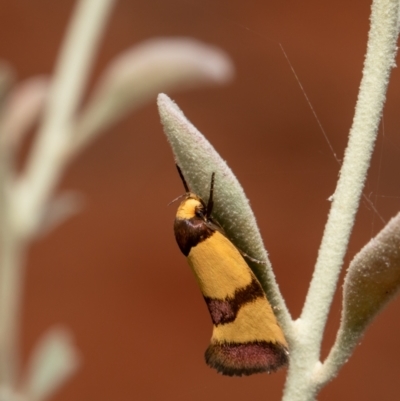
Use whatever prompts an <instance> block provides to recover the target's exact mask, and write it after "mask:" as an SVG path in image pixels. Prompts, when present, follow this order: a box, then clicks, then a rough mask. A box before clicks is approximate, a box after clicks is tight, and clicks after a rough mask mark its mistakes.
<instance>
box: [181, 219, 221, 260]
mask: <svg viewBox="0 0 400 401" xmlns="http://www.w3.org/2000/svg"><path fill="white" fill-rule="evenodd" d="M215 227H216V226H215ZM215 231H216V229H215V228H214V227H213V226H212V225H211V224H209V223H208V222H205V221H204V220H202V219H201V218H199V217H192V218H191V219H180V218H176V219H175V222H174V232H175V238H176V242H177V243H178V245H179V248H180V250H181V251H182V253H183V254H184V255H185V256H188V255H189V252H190V250H191V249H192V248H193V247H195V246H196V245H197V244H198V243H199V242H201V241H204V240H205V239H207V238H209V237H211V236H212V235H213V234H214V232H215Z"/></svg>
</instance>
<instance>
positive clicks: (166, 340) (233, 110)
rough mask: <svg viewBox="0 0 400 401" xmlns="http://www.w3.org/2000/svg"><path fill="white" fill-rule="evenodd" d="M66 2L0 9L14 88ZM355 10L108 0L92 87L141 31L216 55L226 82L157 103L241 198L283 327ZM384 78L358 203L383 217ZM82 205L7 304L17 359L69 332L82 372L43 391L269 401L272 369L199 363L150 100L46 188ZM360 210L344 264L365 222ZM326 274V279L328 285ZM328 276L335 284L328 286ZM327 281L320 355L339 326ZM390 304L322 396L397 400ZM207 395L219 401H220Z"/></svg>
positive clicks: (337, 115)
mask: <svg viewBox="0 0 400 401" xmlns="http://www.w3.org/2000/svg"><path fill="white" fill-rule="evenodd" d="M74 3H75V2H74V1H72V0H58V1H48V0H47V1H46V0H2V1H1V9H2V11H1V13H0V26H1V27H2V35H1V38H0V57H1V58H2V59H5V60H7V61H8V62H9V63H10V64H11V65H12V66H13V67H14V68H15V70H16V72H17V74H18V76H19V78H20V79H25V78H28V77H31V76H33V75H36V74H50V73H51V72H52V69H53V66H54V62H55V59H56V55H57V50H58V48H59V46H60V43H61V40H62V37H63V33H64V31H65V28H66V24H67V21H68V19H69V16H70V15H71V12H72V9H73V5H74ZM369 13H370V4H369V1H367V2H361V1H358V2H350V3H349V2H348V1H344V0H339V1H336V2H331V3H327V2H321V1H315V0H306V1H302V2H295V1H281V0H280V1H277V0H272V1H268V2H267V1H259V0H250V1H244V0H229V1H228V0H214V1H211V0H206V1H190V0H136V1H134V0H120V1H118V2H117V6H116V8H115V10H114V12H113V14H112V17H111V20H110V23H109V25H108V27H107V30H106V33H105V37H104V40H103V43H102V46H101V49H100V53H99V55H98V58H97V62H96V66H95V70H94V73H93V76H92V80H91V85H93V83H94V82H95V80H96V77H98V76H99V74H100V72H101V71H102V69H103V68H104V66H105V65H106V63H107V62H108V61H110V60H111V59H112V58H113V57H114V56H115V55H117V54H118V53H119V52H121V51H123V50H124V49H126V48H127V47H128V46H131V45H133V44H135V43H139V42H140V41H141V40H143V39H147V38H150V37H154V36H163V35H166V36H171V35H179V36H191V37H194V38H197V39H200V40H203V41H205V42H207V43H211V44H215V45H218V46H220V47H221V48H223V49H225V50H226V51H227V52H228V53H229V54H230V56H231V57H232V59H233V60H234V63H235V65H236V69H237V71H236V79H235V80H234V82H233V83H232V84H230V85H227V86H225V87H219V88H207V89H201V90H196V91H191V92H185V93H176V94H175V93H169V95H170V96H171V97H172V98H173V99H174V100H176V101H177V103H178V104H179V106H180V107H181V108H182V109H183V110H184V112H185V114H186V116H187V117H188V118H189V119H190V120H191V121H192V122H193V123H194V124H195V125H196V126H197V127H198V128H199V130H200V131H201V132H202V133H203V134H205V135H206V137H207V138H208V139H209V140H210V141H211V142H212V143H213V144H214V146H215V147H216V149H217V150H218V151H219V152H220V154H221V155H222V156H223V157H224V158H225V159H226V160H227V162H228V164H229V165H230V166H231V167H232V168H233V171H234V172H235V173H236V175H237V177H238V178H239V180H240V181H241V183H242V185H243V186H244V189H245V191H246V193H247V195H248V197H249V198H250V201H251V204H252V206H253V208H254V212H255V215H256V217H257V220H258V223H259V225H260V229H261V232H262V235H263V238H264V241H265V244H266V247H267V249H268V251H269V253H270V257H271V261H272V263H273V266H274V269H275V273H276V275H277V279H278V281H279V285H280V287H281V290H282V293H283V295H284V296H285V298H286V301H287V304H288V306H289V308H290V311H291V312H292V314H293V316H294V317H297V316H298V315H299V313H300V311H301V307H302V304H303V302H304V298H305V295H306V291H307V288H308V283H309V280H310V277H311V275H312V271H313V267H314V263H315V259H316V255H317V250H318V246H319V242H320V239H321V235H322V232H323V228H324V224H325V220H326V215H327V212H328V210H329V206H330V203H329V202H328V201H327V198H328V197H329V196H330V195H331V194H332V193H333V191H334V188H335V182H336V179H337V176H338V170H339V166H338V164H337V162H336V161H335V159H334V157H333V155H332V152H331V150H330V148H329V146H328V144H327V142H326V140H325V139H324V136H323V133H322V131H321V129H320V127H319V126H318V123H317V121H316V119H315V117H314V116H313V114H312V112H311V110H310V107H309V105H308V104H307V101H306V100H305V97H304V95H303V93H302V91H301V89H300V88H299V85H298V83H297V81H296V79H295V77H294V75H293V73H292V71H291V69H290V66H289V64H288V62H287V61H286V59H285V57H284V55H283V53H282V51H281V49H280V46H279V43H281V44H282V45H283V47H284V49H285V51H286V53H287V55H288V57H289V59H290V62H291V64H292V65H293V67H294V69H295V71H296V74H297V75H298V77H299V79H300V81H301V84H302V85H303V87H304V89H305V91H306V92H307V95H308V97H309V99H310V101H311V103H312V105H313V107H314V109H315V111H316V113H317V115H318V118H319V120H320V122H321V124H322V125H323V127H324V129H325V131H326V133H327V135H328V137H329V140H330V141H331V143H332V146H333V148H334V150H335V152H336V153H337V155H338V157H339V158H341V157H342V156H343V151H344V148H345V145H346V139H347V134H348V131H349V128H350V125H351V121H352V117H353V110H354V106H355V101H356V96H357V91H358V85H359V81H360V78H361V69H362V64H363V58H364V52H365V47H366V38H367V32H368V19H369ZM399 106H400V79H399V72H398V70H396V69H395V70H394V71H393V73H392V79H391V83H390V86H389V93H388V101H387V105H386V108H385V112H384V131H382V129H381V131H380V136H379V140H378V142H377V146H376V150H375V154H374V157H373V164H372V168H371V171H370V174H369V178H368V182H367V185H366V189H365V194H366V196H367V197H369V198H370V199H371V200H372V201H373V203H374V205H375V207H376V208H377V209H378V210H379V213H380V215H381V216H382V218H383V219H384V220H386V221H387V220H389V219H390V217H392V216H394V215H395V214H396V213H397V212H398V211H399V210H400V183H399V179H398V177H399V172H400V138H399V125H400V113H399ZM61 187H62V188H63V189H75V190H78V191H79V192H81V193H82V194H84V196H85V208H84V210H83V212H82V213H80V214H79V215H77V216H76V217H73V218H71V219H70V220H68V221H67V222H66V223H65V224H63V225H62V226H60V227H58V228H57V229H56V230H55V231H54V232H52V233H51V234H50V235H48V236H47V237H45V238H43V239H41V240H40V241H38V242H36V243H35V244H33V246H32V248H31V250H30V253H29V258H28V266H27V274H26V290H25V297H24V303H23V322H22V330H23V333H22V349H23V356H24V359H25V360H26V358H27V357H28V355H29V353H30V351H31V349H32V347H33V346H34V344H35V342H36V341H37V340H38V338H39V337H40V336H41V335H42V334H43V332H44V331H45V330H46V329H47V328H49V327H50V326H52V325H54V324H60V323H61V324H63V325H65V326H67V327H69V328H70V329H71V330H72V331H73V333H74V337H75V340H76V344H77V346H78V347H79V349H80V351H81V354H82V358H83V364H82V367H81V369H80V371H79V373H78V374H77V375H76V376H74V378H73V379H72V380H71V381H69V382H68V383H67V384H66V385H65V386H64V387H63V388H62V389H60V391H58V392H57V394H56V396H55V397H54V398H53V399H54V400H56V401H66V400H96V401H101V400H120V401H123V400H177V401H178V400H179V401H180V400H194V401H197V400H208V401H216V400H221V399H229V400H231V401H236V400H243V399H251V400H271V401H272V400H279V399H280V397H281V392H282V386H283V383H284V379H285V371H282V372H280V373H277V374H274V375H270V376H268V375H255V376H253V377H248V378H227V377H223V376H220V375H218V374H217V373H216V372H215V371H213V370H211V369H209V368H208V367H207V366H206V365H205V363H204V358H203V354H204V350H205V349H206V347H207V344H208V341H209V337H210V335H211V322H210V318H209V316H208V313H207V310H206V307H205V305H204V301H203V300H202V297H201V294H200V292H199V290H198V288H197V286H196V283H195V280H194V279H193V277H192V273H191V272H190V270H189V268H188V266H187V264H186V261H185V259H184V257H183V256H182V255H181V253H180V252H179V250H178V248H177V246H176V244H175V239H174V236H173V231H172V221H173V218H174V214H175V209H176V205H173V206H170V207H167V204H168V203H169V202H170V201H171V200H172V199H173V198H175V197H176V196H178V195H179V194H181V193H182V192H183V188H182V185H181V182H180V180H179V178H178V176H177V173H176V170H175V167H174V162H173V157H172V154H171V151H170V149H169V147H168V145H167V142H166V139H165V137H164V135H163V132H162V128H161V125H160V123H159V117H158V114H157V109H156V106H155V100H154V101H153V102H152V103H151V104H150V105H148V106H146V107H143V108H142V109H140V110H139V111H138V112H136V113H135V114H131V115H130V116H129V117H128V118H126V119H124V120H123V121H121V122H120V123H119V124H118V125H117V126H114V127H113V128H112V129H110V130H108V132H107V133H106V134H105V135H104V136H102V137H101V139H100V140H98V141H97V142H95V143H94V144H93V145H92V146H91V147H90V148H89V149H88V150H86V151H85V152H84V153H83V154H82V155H81V156H80V157H79V158H78V159H77V160H76V161H75V163H74V164H73V165H72V166H71V167H70V168H69V169H68V171H67V174H66V176H65V177H64V179H63V182H62V184H61ZM382 227H383V223H382V222H381V220H380V218H379V217H378V216H377V215H376V214H375V213H374V212H373V211H372V210H371V208H370V207H368V205H367V204H366V203H365V202H363V203H362V205H361V208H360V212H359V213H358V216H357V221H356V225H355V229H354V234H353V236H352V239H351V243H350V247H349V252H348V255H347V257H346V261H345V267H347V265H348V262H349V260H351V258H352V256H353V255H354V254H355V253H356V252H357V251H358V250H359V249H360V248H361V246H363V245H364V244H365V243H366V242H367V241H368V240H369V239H370V238H371V237H372V236H373V235H375V234H376V233H377V232H378V231H379V230H380V229H381V228H382ZM342 280H343V274H342V275H341V282H342ZM341 282H340V284H341ZM340 304H341V290H340V286H339V290H338V293H337V294H336V297H335V301H334V304H333V308H332V312H331V314H330V319H329V321H328V326H327V330H326V338H325V340H324V345H323V356H326V354H327V352H328V351H329V348H330V346H331V344H332V342H333V340H334V337H335V333H336V330H337V326H338V322H339V318H340ZM399 307H400V300H399V299H397V300H395V301H394V302H392V303H391V304H390V306H389V307H388V308H387V309H386V310H385V311H384V312H383V313H382V314H381V315H380V316H379V317H378V319H377V320H376V321H375V322H374V324H373V325H372V326H371V328H370V329H369V330H368V332H367V334H366V336H365V337H364V339H363V341H362V343H361V346H359V347H358V348H357V349H356V351H355V354H354V357H353V358H351V360H350V361H349V362H348V364H347V365H345V367H344V368H343V369H342V370H341V372H340V374H339V376H338V378H337V379H336V380H334V381H333V382H332V383H330V384H329V385H328V386H327V387H326V388H324V389H323V391H322V392H321V394H320V396H319V397H318V399H319V400H321V401H330V400H337V399H341V400H353V399H355V398H357V399H362V400H364V401H372V400H378V399H379V400H397V399H398V398H399V395H400V389H399V379H400V358H399V357H400V340H399V337H400V319H399ZM221 397H222V398H221Z"/></svg>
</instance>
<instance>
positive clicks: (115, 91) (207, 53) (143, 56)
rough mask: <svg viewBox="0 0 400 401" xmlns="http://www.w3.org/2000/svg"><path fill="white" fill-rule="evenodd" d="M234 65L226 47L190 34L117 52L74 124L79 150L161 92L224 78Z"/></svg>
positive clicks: (155, 40) (200, 84) (75, 145)
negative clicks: (225, 49) (198, 38)
mask: <svg viewBox="0 0 400 401" xmlns="http://www.w3.org/2000/svg"><path fill="white" fill-rule="evenodd" d="M232 76H233V65H232V62H231V61H230V59H229V57H228V56H227V54H226V53H224V52H223V51H222V50H220V49H218V48H216V47H214V46H210V45H206V44H203V43H201V42H199V41H196V40H194V39H189V38H157V39H150V40H147V41H144V42H142V43H141V44H139V45H137V46H134V47H132V48H131V49H129V50H127V51H125V52H123V53H122V54H120V55H119V56H118V57H116V58H115V59H114V60H113V61H112V62H111V63H110V64H109V66H108V67H107V69H106V70H105V72H104V74H103V76H102V77H101V78H100V80H99V82H98V83H97V86H96V88H95V90H94V92H93V95H92V96H91V98H90V99H89V102H88V104H87V106H86V107H85V108H84V110H83V112H82V113H81V115H80V116H78V119H77V124H76V127H75V130H74V135H75V140H74V142H73V144H72V146H73V147H74V149H75V150H79V149H80V148H81V147H82V146H84V145H85V144H86V143H87V142H88V141H89V140H91V139H92V137H94V136H95V135H96V134H97V133H98V132H100V131H102V130H104V129H106V128H107V127H108V126H109V125H111V124H113V123H114V122H115V121H116V120H118V119H119V118H121V117H122V116H123V115H124V114H126V113H127V112H128V111H131V110H132V109H135V108H137V107H139V106H141V105H142V104H143V103H145V102H148V101H149V100H152V99H154V98H155V97H156V95H157V94H158V93H159V92H163V91H169V90H176V89H188V88H193V87H197V86H204V85H210V84H214V85H215V84H223V83H225V82H226V81H228V80H230V79H231V78H232Z"/></svg>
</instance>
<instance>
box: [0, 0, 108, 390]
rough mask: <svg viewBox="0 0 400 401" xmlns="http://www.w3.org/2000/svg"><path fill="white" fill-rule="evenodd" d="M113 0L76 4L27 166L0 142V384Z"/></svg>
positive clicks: (14, 370)
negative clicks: (31, 258) (33, 247)
mask: <svg viewBox="0 0 400 401" xmlns="http://www.w3.org/2000/svg"><path fill="white" fill-rule="evenodd" d="M112 4H113V0H81V1H79V2H78V3H77V6H76V9H75V12H74V15H73V18H72V23H71V24H70V26H69V29H68V32H67V35H66V40H65V42H64V44H63V47H62V50H61V54H60V57H59V59H58V63H57V67H56V72H55V75H54V79H53V83H52V88H51V94H50V98H49V103H48V105H47V108H46V110H45V115H44V121H43V125H42V127H41V129H40V130H39V132H38V134H37V138H36V141H35V143H34V145H33V152H32V154H31V157H30V158H29V160H28V163H27V168H26V171H25V172H24V173H23V174H22V176H21V177H20V178H19V179H18V177H16V176H14V175H13V173H14V171H13V167H12V163H11V162H12V160H11V159H12V158H11V157H10V150H9V149H8V150H7V149H6V147H5V145H4V143H1V144H0V145H1V146H0V148H1V149H0V153H1V154H0V156H1V163H0V223H1V227H0V247H1V248H0V252H1V254H0V385H1V386H2V388H1V390H2V392H3V391H11V389H14V388H15V384H16V381H17V379H18V377H19V375H20V372H19V371H18V370H19V368H18V366H19V361H18V359H19V358H18V334H19V318H20V313H19V309H20V307H19V306H20V302H21V295H22V286H23V270H24V269H23V268H24V263H23V259H24V254H25V249H26V246H27V244H28V242H29V240H30V239H31V238H32V237H33V236H34V235H35V234H36V233H37V230H38V228H39V226H40V222H41V220H42V218H43V214H44V213H45V209H46V206H47V202H48V200H49V197H50V196H51V193H52V190H53V189H54V187H55V185H56V183H57V180H58V178H59V174H60V172H61V170H62V167H63V166H64V164H63V162H64V161H65V159H64V157H63V151H64V149H65V148H67V147H66V146H65V144H66V142H67V140H68V139H69V138H68V134H69V127H70V125H71V119H72V117H73V115H74V113H75V111H76V109H77V107H78V105H79V102H80V100H81V98H82V93H83V90H84V87H85V83H86V81H87V76H88V72H89V70H90V67H91V65H92V62H93V58H94V54H95V50H96V49H97V46H98V42H99V39H100V37H101V33H102V32H103V29H104V26H105V22H106V20H107V16H108V14H109V11H110V10H111V6H112Z"/></svg>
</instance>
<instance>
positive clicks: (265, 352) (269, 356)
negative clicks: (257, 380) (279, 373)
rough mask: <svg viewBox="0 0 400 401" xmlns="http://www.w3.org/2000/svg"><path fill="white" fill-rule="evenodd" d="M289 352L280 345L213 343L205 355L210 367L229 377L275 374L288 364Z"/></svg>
mask: <svg viewBox="0 0 400 401" xmlns="http://www.w3.org/2000/svg"><path fill="white" fill-rule="evenodd" d="M288 355H289V353H288V351H287V349H286V347H284V346H283V345H282V344H279V343H270V342H267V341H253V342H246V343H213V344H211V345H210V346H209V347H208V348H207V351H206V353H205V358H206V363H207V365H208V366H210V367H212V368H214V369H216V370H217V371H218V372H219V373H222V374H223V375H227V376H243V375H245V376H248V375H251V374H253V373H262V372H268V373H270V372H274V371H276V370H277V369H279V368H280V367H283V366H285V365H286V364H287V363H288Z"/></svg>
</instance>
